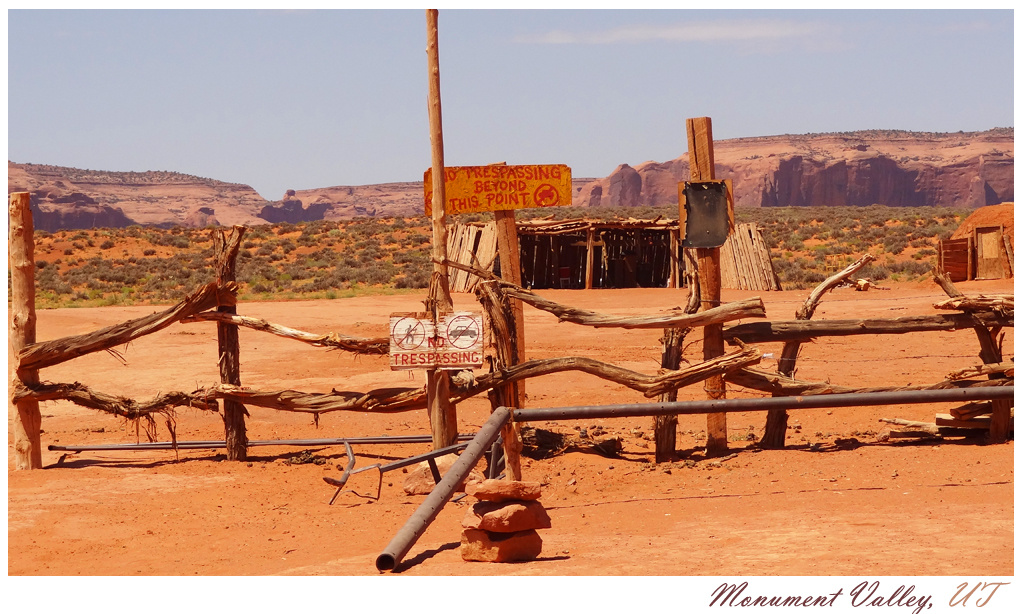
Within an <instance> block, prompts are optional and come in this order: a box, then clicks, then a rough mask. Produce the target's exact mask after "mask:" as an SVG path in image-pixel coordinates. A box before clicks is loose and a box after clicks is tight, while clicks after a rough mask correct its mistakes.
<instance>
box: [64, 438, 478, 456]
mask: <svg viewBox="0 0 1024 614" xmlns="http://www.w3.org/2000/svg"><path fill="white" fill-rule="evenodd" d="M471 439H473V435H459V436H458V441H469V440H471ZM431 441H432V440H431V436H430V435H395V436H388V435H381V436H379V437H345V438H341V439H266V440H261V441H250V442H249V443H248V445H249V447H257V446H341V445H345V444H346V443H349V444H379V443H384V444H387V443H392V444H399V443H430V442H431ZM175 447H177V449H178V450H206V449H211V450H212V449H217V448H224V447H226V446H225V444H224V441H216V440H210V441H179V442H178V443H177V446H175V444H174V443H171V442H170V441H155V442H147V443H108V444H95V445H85V446H58V445H50V446H48V447H47V449H48V450H51V451H55V452H90V451H97V452H98V451H141V450H174V449H175Z"/></svg>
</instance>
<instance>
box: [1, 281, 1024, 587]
mask: <svg viewBox="0 0 1024 614" xmlns="http://www.w3.org/2000/svg"><path fill="white" fill-rule="evenodd" d="M960 287H961V289H963V290H964V291H965V292H967V293H979V292H982V293H995V292H1012V291H1013V285H1012V280H1002V281H996V282H970V283H963V284H960ZM540 294H542V295H543V296H546V297H549V298H551V299H553V300H556V301H559V302H562V303H565V304H570V305H574V306H579V307H585V308H590V309H595V310H599V311H603V312H607V313H615V314H647V313H655V312H658V311H660V310H663V309H667V308H671V307H674V306H677V305H681V304H682V303H683V302H684V301H685V294H684V292H683V291H673V290H630V291H627V290H601V291H593V292H586V291H543V292H541V293H540ZM750 294H751V293H749V292H741V291H729V290H727V291H725V297H724V298H725V299H726V300H735V299H739V298H744V297H746V296H749V295H750ZM806 295H807V292H806V291H789V292H780V293H765V294H763V295H762V296H763V298H764V300H765V302H766V303H767V307H768V317H769V318H771V319H789V318H792V314H793V312H794V311H795V310H796V308H797V307H798V305H799V303H800V302H802V301H803V299H804V298H805V297H806ZM941 298H942V294H941V292H940V291H939V290H938V288H937V287H936V286H934V285H931V284H903V285H898V286H897V287H894V288H893V289H892V290H889V291H880V290H871V291H869V292H866V293H861V292H854V291H852V290H849V289H842V290H837V291H835V292H833V293H832V294H831V295H829V296H827V297H826V299H825V300H824V302H823V303H822V305H821V306H820V307H819V308H818V311H817V313H816V315H815V318H816V319H828V318H850V317H869V316H873V317H892V316H905V315H912V314H928V313H933V312H934V309H933V308H932V307H931V304H932V303H933V302H935V301H937V300H939V299H941ZM456 305H457V307H461V308H468V309H473V308H474V307H476V306H477V305H476V304H475V302H474V299H473V297H472V296H471V295H457V296H456ZM420 307H421V304H420V303H419V302H418V301H417V298H416V297H413V296H401V297H379V296H375V297H361V298H354V299H343V300H335V301H318V302H291V303H246V304H243V305H241V306H240V309H239V311H240V312H241V313H242V314H244V315H250V316H256V317H261V318H265V319H267V320H269V321H272V322H277V323H280V324H284V325H287V326H292V327H295V328H299V329H302V330H307V331H311V332H327V331H338V332H342V333H347V334H353V335H359V336H378V335H383V334H384V331H385V328H386V321H387V315H388V314H389V313H391V312H402V311H417V310H419V309H420ZM153 311H154V308H152V307H130V308H102V309H64V310H51V311H43V312H41V313H40V314H39V339H40V340H46V339H51V338H55V337H58V336H62V335H66V334H74V333H82V332H86V331H89V330H93V329H95V328H97V327H100V326H105V325H109V324H112V323H116V322H120V321H123V320H125V319H128V318H133V317H139V316H142V315H145V314H148V313H151V312H153ZM526 326H527V344H528V357H530V358H543V357H554V356H564V355H583V356H590V357H593V358H597V359H602V360H606V361H609V362H614V363H616V364H619V365H621V366H624V367H627V368H631V369H634V370H637V371H642V372H646V373H653V372H656V371H657V368H658V360H659V356H660V351H661V344H660V342H659V336H660V331H620V330H597V329H589V328H582V327H579V326H576V325H573V324H559V323H557V321H556V319H555V317H554V316H551V315H550V314H547V313H544V312H540V311H537V310H534V309H531V308H529V307H527V312H526ZM690 341H694V342H695V343H692V344H690V345H688V346H687V350H686V358H687V359H688V360H691V361H694V360H697V355H698V353H699V352H700V344H699V331H694V332H693V333H691V336H690V337H689V338H688V342H690ZM759 347H761V349H762V351H763V352H765V353H774V354H775V356H777V355H778V352H779V350H780V349H781V347H780V344H762V345H761V346H759ZM1004 347H1005V350H1004V351H1005V354H1006V355H1007V357H1012V355H1013V349H1012V348H1013V330H1012V329H1010V330H1007V331H1006V341H1005V346H1004ZM241 350H242V382H243V384H244V385H248V386H252V387H255V388H260V389H266V390H273V389H280V388H291V389H295V390H303V391H311V392H318V391H322V392H326V391H329V390H331V389H332V388H337V389H345V390H368V389H370V388H374V387H378V386H382V385H387V384H389V383H391V384H394V385H408V384H413V383H416V384H419V383H421V382H422V374H420V373H408V372H391V371H389V370H388V368H387V362H386V358H384V357H366V356H363V357H353V356H352V355H350V354H345V353H341V352H328V351H325V350H322V349H317V348H312V347H309V346H306V345H304V344H301V343H297V342H294V341H289V340H285V339H280V338H277V337H273V336H270V335H266V334H261V333H256V332H253V331H250V330H246V329H243V330H242V331H241ZM215 353H216V332H215V326H214V325H213V324H180V325H174V326H172V327H170V328H168V329H166V330H164V331H162V332H160V333H158V334H155V335H152V336H150V337H145V338H143V339H140V340H137V341H135V342H133V343H132V344H131V345H130V346H129V347H128V348H126V349H125V348H121V354H122V355H123V357H124V360H125V361H126V362H127V364H124V365H123V364H121V363H120V362H119V360H118V359H117V358H115V357H114V356H112V355H110V354H107V353H100V354H96V355H92V356H88V357H83V358H79V359H75V360H73V361H70V362H68V363H65V364H63V365H59V366H57V367H53V368H50V369H46V370H44V371H43V373H42V377H43V378H44V379H45V380H49V381H80V382H83V383H85V384H87V385H89V386H91V387H93V388H95V389H97V390H101V391H104V392H109V393H116V394H122V395H125V396H130V397H134V398H139V399H146V398H150V397H152V396H153V395H154V394H155V393H157V392H161V391H170V390H192V389H194V388H196V387H198V386H203V385H207V384H211V383H214V381H215V380H216V378H217V376H216V355H215ZM976 354H977V341H976V339H975V338H974V334H973V332H971V331H958V332H949V333H919V334H913V335H903V336H893V337H884V338H882V337H861V338H852V337H851V338H845V339H841V338H833V339H823V340H821V341H819V342H817V343H813V344H808V345H806V346H805V347H804V349H803V351H802V354H801V359H800V362H799V363H798V364H799V371H798V377H800V378H802V379H808V380H823V379H829V380H830V381H832V382H834V383H837V384H845V385H885V384H889V385H904V384H908V383H930V382H935V381H939V380H941V379H942V378H943V377H944V376H945V374H946V373H949V372H950V371H953V370H955V369H959V368H963V367H968V366H972V365H976V364H978V363H979V360H978V359H977V358H976ZM762 366H763V367H765V368H772V367H774V366H775V361H774V360H772V359H765V360H764V361H763V362H762ZM730 388H733V387H730ZM528 394H529V404H530V406H531V407H557V406H564V405H581V404H598V403H626V402H642V401H644V399H643V398H642V396H641V395H640V394H638V393H636V392H633V391H630V390H628V389H625V388H623V387H621V386H617V385H614V384H611V383H607V382H605V381H603V380H599V379H597V378H594V377H591V376H588V375H583V374H577V373H567V374H561V375H552V376H545V377H542V378H537V379H534V380H530V381H529V384H528ZM746 394H747V395H749V393H746ZM703 396H704V393H703V391H702V389H701V388H700V386H696V387H692V388H689V389H685V390H683V391H681V395H680V397H681V399H682V400H685V399H696V398H703ZM729 396H731V397H739V396H745V394H744V393H743V392H740V391H738V390H732V389H731V390H730V393H729ZM249 411H250V413H251V418H250V419H249V420H248V426H249V437H250V439H272V438H313V437H344V436H367V435H397V434H409V433H427V432H428V431H429V429H428V427H427V420H426V416H425V412H424V411H422V410H418V411H412V412H406V413H400V414H390V415H380V414H359V413H351V412H338V413H333V414H328V415H325V416H324V417H323V419H322V420H321V422H320V426H319V428H315V427H314V426H313V424H312V423H311V421H310V419H309V418H308V417H305V416H301V415H295V414H288V413H283V412H273V411H269V410H264V409H261V408H258V407H250V408H249ZM458 411H459V427H460V429H459V430H460V432H464V433H472V432H476V430H477V429H478V428H479V426H480V425H481V424H482V422H483V421H484V420H485V419H486V417H487V414H488V411H489V405H488V403H487V401H486V399H473V400H470V401H467V402H464V403H462V404H460V405H459V408H458ZM940 411H943V412H944V411H948V406H946V407H943V406H936V405H911V406H889V407H873V408H850V409H836V410H803V411H796V412H791V418H790V426H791V430H790V433H789V437H788V440H787V443H788V446H787V448H786V449H785V450H775V451H759V450H757V449H756V448H755V447H753V446H752V442H751V441H749V439H748V434H750V433H753V435H754V436H755V437H760V435H761V433H762V431H763V426H764V415H763V414H762V413H750V414H730V416H729V433H730V447H731V449H732V450H733V451H735V452H736V455H735V457H733V458H730V459H728V460H725V461H721V462H717V463H716V462H712V461H711V460H705V459H703V457H702V453H701V450H702V445H703V438H702V437H701V435H702V433H703V431H704V429H705V426H706V421H705V419H704V417H703V416H698V417H683V418H681V419H680V423H679V435H678V449H679V454H680V460H679V461H677V462H675V463H674V464H670V465H659V466H657V467H656V468H651V464H650V463H651V462H652V461H653V442H650V441H648V440H646V439H644V438H643V437H640V436H637V435H636V434H635V433H634V429H640V430H642V431H643V432H644V433H646V434H647V435H650V433H651V419H650V418H636V419H615V420H591V421H584V422H579V423H558V424H555V423H551V424H536V425H535V426H538V427H544V428H549V429H557V428H561V427H566V426H569V425H581V426H592V425H601V426H603V427H604V428H605V429H606V431H607V432H608V433H610V434H619V435H621V436H622V437H623V440H624V451H623V454H622V455H621V458H617V459H609V458H605V457H602V456H599V455H597V454H592V453H582V452H573V453H567V454H564V455H561V456H558V457H556V458H554V459H551V460H544V461H531V460H525V463H524V477H525V479H527V480H537V481H541V482H543V483H544V485H545V486H544V495H543V497H542V499H541V500H542V502H544V503H545V504H546V505H547V506H548V509H549V513H550V515H551V518H552V524H553V528H551V529H550V530H546V531H543V532H542V535H543V538H544V551H543V553H542V558H541V560H538V561H535V562H530V563H522V564H515V565H497V564H485V563H467V562H464V561H463V560H462V559H461V557H460V556H459V550H458V547H457V544H458V542H459V535H460V521H461V518H462V516H463V514H464V513H465V510H466V507H467V505H468V504H469V500H465V501H462V502H460V503H455V504H449V505H448V506H446V507H445V508H444V509H443V510H442V512H441V513H440V515H439V517H438V518H437V520H436V521H435V522H434V523H433V524H432V525H431V526H430V528H429V529H428V530H427V531H426V533H425V534H424V535H423V536H422V537H421V538H420V539H419V541H418V542H417V543H416V544H415V545H414V546H413V548H412V550H411V551H410V552H409V555H408V556H407V557H406V564H405V565H404V566H403V568H402V569H401V573H402V574H403V575H499V574H500V575H509V574H511V575H705V576H715V575H733V576H735V575H859V576H865V575H866V576H873V575H874V576H877V575H953V574H969V575H973V576H992V575H1012V574H1013V537H1014V531H1013V443H1012V442H1010V443H1006V444H1001V445H984V442H983V441H982V440H977V439H976V440H969V441H965V440H958V439H951V440H946V441H920V442H916V441H905V440H901V441H895V440H893V441H889V442H878V441H876V434H877V433H881V432H886V431H888V429H889V427H888V426H886V425H885V424H883V423H880V422H879V418H882V417H894V418H906V419H912V420H931V419H932V417H933V416H934V414H935V413H936V412H940ZM42 414H43V429H44V433H43V445H44V447H45V446H46V445H49V444H84V443H112V442H132V441H135V440H136V435H135V432H134V430H133V429H131V428H128V427H127V426H126V425H125V424H124V423H122V422H121V421H120V420H118V419H116V418H113V417H108V416H106V415H102V414H100V413H98V412H96V411H93V410H88V409H83V408H79V407H76V406H73V405H71V404H68V403H64V402H59V403H58V402H47V403H43V404H42ZM177 425H178V437H179V439H180V440H196V439H220V438H222V437H223V430H222V425H221V421H220V418H219V417H218V416H216V415H212V414H208V413H204V412H200V411H198V410H183V411H180V413H179V414H178V417H177ZM161 431H162V432H161V433H160V438H161V439H166V437H167V436H166V432H165V431H163V429H162V428H161ZM8 437H9V441H8V444H9V446H8V450H9V452H8V505H9V511H8V540H9V541H8V573H9V574H11V575H36V574H39V575H76V574H82V575H92V574H117V575H122V574H123V575H179V574H180V575H194V574H200V575H214V574H231V575H266V574H285V575H320V574H338V575H376V574H377V571H376V569H375V567H374V560H375V558H376V556H377V555H378V554H379V553H380V552H381V550H382V549H383V548H384V547H385V546H386V545H387V544H388V542H389V541H390V540H391V538H392V537H393V536H394V534H395V532H396V531H397V530H398V529H399V528H400V527H401V526H402V525H403V524H404V523H405V521H406V520H407V519H408V517H409V515H410V514H412V512H413V511H414V510H415V509H416V507H417V506H418V504H419V503H420V502H421V501H422V500H423V497H422V496H407V495H405V494H404V493H403V492H402V489H401V483H402V479H403V477H404V475H403V474H402V473H401V472H393V473H389V474H386V475H385V477H384V488H383V494H382V497H381V499H380V500H379V501H376V502H371V501H369V500H367V499H362V498H358V497H356V496H354V495H351V494H344V495H342V496H341V497H339V500H338V501H337V502H336V503H335V505H333V506H328V505H327V501H328V500H329V499H330V497H331V495H332V494H333V492H334V488H332V487H330V486H328V485H327V484H325V483H324V482H323V481H322V480H321V477H322V476H325V475H330V476H338V475H339V474H340V472H339V471H338V469H337V468H336V465H339V464H340V465H344V463H345V454H344V450H343V448H340V447H332V448H318V449H314V453H315V454H316V455H318V456H328V457H329V459H330V462H329V463H328V464H327V465H323V466H317V465H313V464H306V465H290V464H286V463H285V462H284V461H285V459H287V458H288V457H290V456H292V455H293V454H295V453H297V452H298V451H300V449H298V448H282V447H267V448H255V449H252V450H251V454H252V458H251V462H249V463H229V462H226V461H224V460H223V456H222V455H221V454H220V453H218V452H216V451H202V452H199V451H197V452H182V453H181V454H180V459H179V460H176V459H175V455H174V453H173V452H150V453H133V452H108V453H98V452H87V453H81V454H77V455H70V456H69V457H68V458H67V459H66V460H65V461H64V462H63V463H62V464H60V465H58V459H59V458H60V453H58V452H49V451H44V453H43V460H44V464H45V466H46V468H45V469H44V470H42V471H20V472H16V471H13V470H12V467H13V463H12V461H11V452H10V450H11V449H12V447H11V445H10V444H11V441H10V435H9V436H8ZM839 438H846V439H849V438H856V439H857V440H858V441H859V442H860V445H853V446H851V445H836V444H835V440H836V439H839ZM810 443H820V444H821V445H820V447H817V449H813V450H812V448H811V447H810V446H809V444H810ZM355 449H356V453H357V455H358V459H357V466H365V465H368V464H372V463H375V462H382V461H383V462H387V461H388V460H391V459H397V458H403V457H407V456H411V455H413V454H417V453H420V452H423V451H426V449H427V446H424V445H403V446H398V445H396V446H375V447H371V446H356V447H355ZM686 460H691V461H696V462H695V463H690V464H692V465H693V466H687V465H688V464H687V463H686V462H685V461H686ZM376 481H377V478H376V473H375V472H366V473H363V474H360V475H357V476H355V477H354V478H353V479H352V480H351V482H350V485H351V486H352V487H353V488H356V489H357V490H359V491H360V492H364V493H368V492H372V491H373V490H374V489H375V488H376ZM339 599H342V598H341V596H339ZM343 601H344V599H342V601H340V602H339V603H342V602H343Z"/></svg>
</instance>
